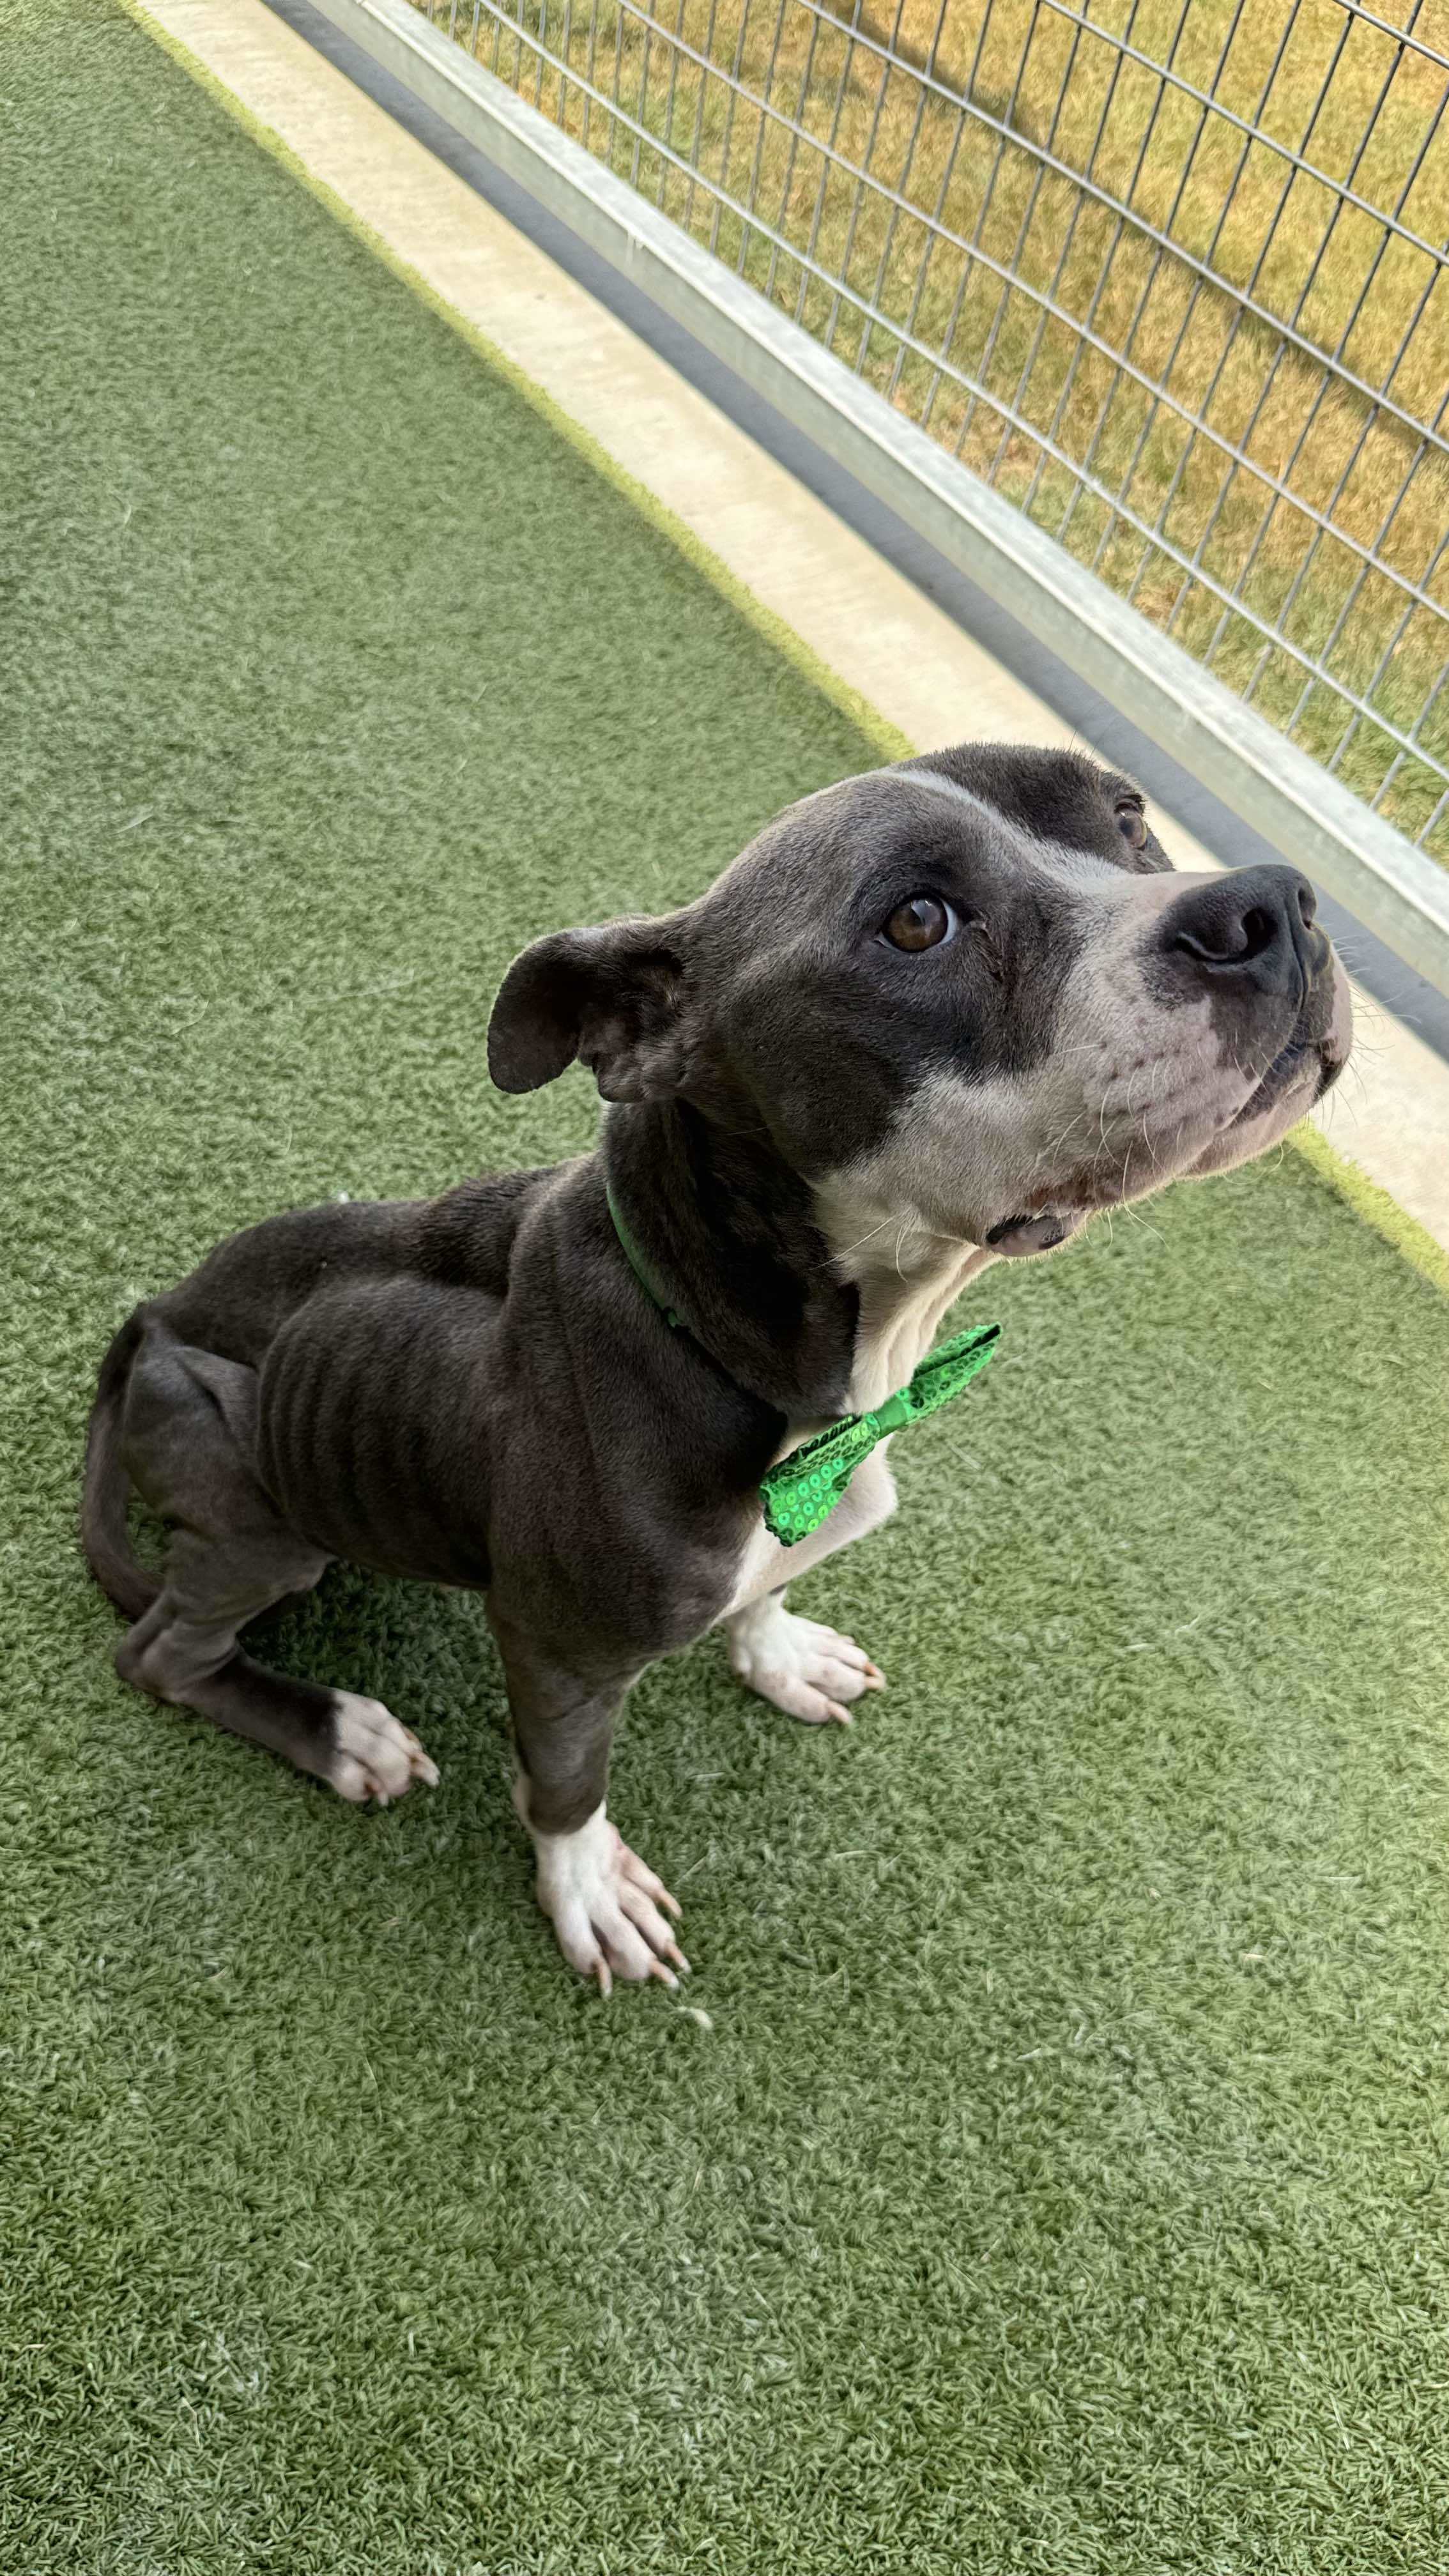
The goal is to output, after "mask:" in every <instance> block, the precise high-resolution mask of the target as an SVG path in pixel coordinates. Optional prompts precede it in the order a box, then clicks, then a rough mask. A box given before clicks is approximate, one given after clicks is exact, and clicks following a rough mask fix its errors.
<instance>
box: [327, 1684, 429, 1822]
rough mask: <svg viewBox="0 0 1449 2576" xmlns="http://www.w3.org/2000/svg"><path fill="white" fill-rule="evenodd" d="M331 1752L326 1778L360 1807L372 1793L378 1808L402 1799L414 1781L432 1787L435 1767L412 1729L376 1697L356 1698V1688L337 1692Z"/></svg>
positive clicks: (354, 1804)
mask: <svg viewBox="0 0 1449 2576" xmlns="http://www.w3.org/2000/svg"><path fill="white" fill-rule="evenodd" d="M333 1697H334V1699H335V1702H336V1707H335V1710H334V1714H333V1728H334V1735H333V1746H332V1757H331V1760H330V1762H329V1764H328V1766H327V1778H328V1781H329V1783H330V1785H331V1786H332V1788H334V1789H335V1790H336V1792H337V1794H338V1796H339V1798H347V1799H349V1800H350V1801H351V1803H352V1805H353V1806H355V1807H360V1806H361V1805H362V1804H363V1803H364V1801H365V1800H366V1799H368V1798H375V1799H376V1800H377V1803H378V1805H379V1806H380V1807H386V1806H387V1805H388V1804H389V1803H390V1802H391V1800H392V1799H394V1798H400V1797H401V1796H402V1794H403V1791H404V1790H405V1789H410V1788H411V1787H412V1784H413V1782H414V1781H415V1780H425V1781H426V1782H427V1785H428V1787H429V1788H430V1789H436V1787H437V1785H438V1766H437V1764H436V1763H435V1762H430V1761H429V1760H428V1757H427V1755H426V1753H425V1752H424V1751H423V1748H422V1746H421V1745H420V1744H419V1742H418V1739H417V1737H416V1736H415V1735H413V1734H411V1733H410V1732H409V1730H408V1728H407V1727H405V1726H404V1725H403V1724H402V1722H401V1720H400V1719H399V1718H396V1717H394V1716H393V1713H392V1711H391V1709H390V1708H384V1707H383V1704H382V1702H381V1700H380V1699H359V1698H358V1696H357V1694H356V1693H355V1692H354V1691H336V1692H334V1694H333Z"/></svg>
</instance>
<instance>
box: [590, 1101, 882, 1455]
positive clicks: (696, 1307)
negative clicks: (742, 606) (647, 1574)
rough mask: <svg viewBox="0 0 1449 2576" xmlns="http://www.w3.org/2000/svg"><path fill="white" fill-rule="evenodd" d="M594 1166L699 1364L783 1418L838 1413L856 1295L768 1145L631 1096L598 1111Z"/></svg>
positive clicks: (806, 1197) (794, 1180)
mask: <svg viewBox="0 0 1449 2576" xmlns="http://www.w3.org/2000/svg"><path fill="white" fill-rule="evenodd" d="M601 1159H602V1161H603V1165H604V1170H605V1173H606V1174H607V1177H608V1180H609V1183H610V1186H611V1187H612V1189H613V1190H614V1192H615V1194H616V1196H617V1198H618V1201H619V1204H620V1207H621V1209H622V1211H623V1213H624V1215H625V1216H626V1218H627V1221H628V1226H629V1231H630V1233H631V1234H632V1235H633V1237H634V1239H635V1241H636V1243H637V1245H638V1248H639V1250H640V1251H641V1252H642V1254H643V1255H644V1257H645V1260H646V1262H647V1264H648V1268H649V1273H650V1277H651V1280H652V1281H654V1282H657V1285H658V1288H659V1290H660V1292H661V1293H662V1295H663V1296H664V1298H665V1300H666V1301H667V1303H668V1304H670V1305H671V1306H674V1307H676V1308H677V1310H678V1311H679V1313H680V1314H681V1315H683V1316H687V1317H688V1319H689V1323H690V1326H691V1328H692V1330H693V1332H694V1335H695V1338H696V1339H697V1340H698V1341H699V1342H700V1344H701V1346H702V1347H703V1348H704V1349H705V1350H706V1351H707V1352H708V1353H709V1355H710V1357H711V1359H713V1360H715V1361H716V1362H717V1363H718V1365H719V1367H721V1368H722V1369H724V1370H725V1371H726V1373H727V1374H728V1375H729V1376H730V1377H732V1378H734V1379H735V1381H736V1383H737V1384H738V1385H740V1386H743V1387H745V1388H747V1389H748V1390H749V1392H750V1393H751V1394H752V1395H757V1396H759V1397H760V1398H761V1400H762V1401H763V1402H764V1403H766V1404H770V1405H773V1406H775V1407H776V1409H777V1410H778V1411H779V1412H781V1413H783V1414H784V1415H785V1416H786V1418H787V1420H788V1421H790V1422H800V1421H811V1422H814V1421H828V1420H830V1419H831V1418H832V1416H834V1415H836V1414H838V1413H841V1412H844V1411H845V1410H846V1409H847V1405H848V1401H849V1387H850V1378H851V1370H852V1366H853V1360H854V1352H855V1342H856V1327H857V1322H858V1318H859V1298H858V1296H857V1293H856V1290H855V1287H854V1285H853V1284H852V1283H851V1282H850V1281H848V1280H842V1279H840V1278H838V1277H837V1276H836V1274H835V1271H834V1268H833V1266H832V1263H831V1259H830V1251H829V1246H828V1245H827V1244H826V1242H825V1241H824V1239H823V1237H822V1236H821V1234H820V1232H819V1229H818V1227H817V1226H816V1224H815V1222H814V1219H813V1216H812V1213H811V1205H810V1194H809V1192H808V1191H807V1190H806V1189H805V1187H804V1186H803V1184H802V1183H801V1181H800V1180H799V1178H798V1177H797V1175H796V1174H794V1173H793V1172H791V1170H790V1169H789V1166H788V1165H787V1164H786V1163H785V1162H784V1161H783V1160H782V1159H781V1157H780V1156H779V1155H778V1154H777V1153H776V1152H775V1149H774V1147H773V1146H772V1145H771V1144H770V1142H769V1140H768V1138H766V1137H761V1136H754V1135H752V1136H741V1135H739V1134H737V1133H735V1132H734V1131H732V1130H730V1129H727V1128H725V1127H722V1126H720V1125H718V1124H716V1122H715V1121H714V1120H712V1119H709V1118H706V1117H705V1116H704V1115H703V1113H702V1112H701V1111H700V1110H698V1109H695V1108H694V1107H693V1106H692V1105H691V1104H690V1103H689V1102H687V1101H680V1100H659V1101H644V1102H640V1103H638V1104H637V1105H630V1106H629V1107H627V1108H615V1109H613V1110H611V1111H610V1113H609V1117H608V1121H607V1124H606V1126H605V1130H604V1141H603V1149H602V1158H601Z"/></svg>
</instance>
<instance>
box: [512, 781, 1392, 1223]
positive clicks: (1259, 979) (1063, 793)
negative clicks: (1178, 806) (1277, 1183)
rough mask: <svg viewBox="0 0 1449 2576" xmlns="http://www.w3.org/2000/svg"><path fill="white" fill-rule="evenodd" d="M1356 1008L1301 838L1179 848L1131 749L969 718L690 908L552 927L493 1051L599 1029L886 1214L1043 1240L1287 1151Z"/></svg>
mask: <svg viewBox="0 0 1449 2576" xmlns="http://www.w3.org/2000/svg"><path fill="white" fill-rule="evenodd" d="M1350 1031H1351V1013H1350V1004H1349V997H1348V986H1347V981H1346V979H1345V977H1344V974H1343V972H1342V969H1341V968H1340V966H1339V964H1338V961H1337V959H1336V958H1335V956H1334V952H1333V950H1332V948H1331V947H1330V945H1329V942H1328V940H1327V939H1326V938H1325V936H1324V934H1323V932H1322V931H1321V930H1320V929H1319V928H1318V927H1317V926H1316V924H1315V921H1314V903H1313V893H1312V889H1311V887H1310V886H1309V885H1308V883H1307V880H1306V879H1305V878H1303V877H1301V876H1299V875H1298V874H1297V872H1296V871H1295V870H1294V869H1292V868H1287V867H1251V868H1241V869H1238V870H1236V871H1234V872H1232V873H1230V874H1227V875H1178V874H1175V873H1173V871H1172V867H1171V862H1170V861H1169V860H1168V858H1167V857H1166V855H1165V853H1164V852H1163V850H1162V849H1161V847H1160V845H1159V844H1158V842H1157V840H1156V839H1155V838H1154V836H1153V834H1152V832H1151V830H1150V829H1149V827H1148V824H1147V820H1146V816H1145V813H1144V808H1143V800H1142V798H1141V796H1140V795H1139V794H1138V792H1137V790H1136V789H1135V788H1134V787H1133V785H1132V783H1131V781H1130V780H1129V779H1126V778H1121V777H1117V776H1115V775H1113V774H1112V773H1111V772H1110V771H1107V770H1103V769H1101V768H1099V767H1098V766H1097V765H1096V763H1095V762H1093V761H1091V760H1088V759H1086V758H1084V757H1083V756H1081V755H1080V754H1078V753H1075V752H1060V751H1023V750H1017V749H1014V748H1011V747H1009V746H1006V745H1000V744H965V745H962V746H960V747H959V748H957V749H955V750H951V751H943V752H938V753H935V754H933V755H932V756H931V757H929V758H927V759H923V760H915V761H906V762H903V763H901V764H900V765H899V766H898V767H896V768H893V769H885V770H878V771H874V772H872V773H870V774H868V775H867V776H865V777H861V778H851V779H847V780H845V781H844V782H843V783H842V784H841V785H839V786H836V787H828V788H825V789H824V790H822V791H821V793H820V794H818V795H815V796H808V797H806V798H804V799H803V801H802V802H801V803H800V804H798V805H792V806H790V807H789V808H788V809H787V810H786V812H785V813H783V814H781V815H778V816H777V817H776V819H775V821H774V822H772V823H770V824H768V825H767V826H766V828H765V830H764V831H763V832H761V833H760V835H759V836H758V838H757V839H756V840H754V841H752V842H751V844H750V846H749V848H748V849H746V850H745V851H744V852H743V853H742V854H741V856H740V857H739V858H738V859H736V860H735V862H734V864H733V866H731V867H729V868H727V869H726V871H725V873H724V875H723V876H721V877H720V878H719V879H718V880H717V881H716V883H715V884H714V885H713V886H712V887H711V888H710V889H709V891H708V893H707V894H704V895H702V896H701V897H700V899H699V900H698V902H696V903H693V904H690V905H689V906H687V907H686V909H685V910H683V911H681V912H677V913H674V914H671V915H670V916H668V917H667V918H666V919H663V920H658V921H626V922H617V923H614V924H612V925H610V926H609V927H607V928H605V929H601V930H579V931H562V932H559V933H556V934H555V935H554V936H552V937H550V938H547V939H542V940H540V941H538V942H537V943H536V944H535V945H534V946H533V947H532V948H530V949H528V950H527V951H526V952H525V954H524V955H523V956H522V957H520V958H519V959H518V960H517V962H516V963H515V965H514V966H513V968H512V969H511V971H510V973H509V975H508V977H507V980H506V981H505V983H504V986H503V989H502V991H501V993H500V995H499V998H498V1003H497V1006H496V1008H495V1011H494V1015H493V1021H492V1025H491V1028H490V1030H489V1063H490V1067H491V1070H492V1073H493V1077H494V1080H495V1081H496V1082H497V1083H499V1084H500V1085H501V1087H502V1088H503V1089H504V1090H506V1091H529V1090H532V1089H534V1088H535V1087H536V1085H538V1084H539V1083H542V1082H548V1081H550V1080H552V1078H553V1077H554V1075H556V1074H558V1073H561V1072H562V1071H563V1069H564V1067H565V1066H566V1065H567V1064H569V1063H571V1062H572V1061H573V1059H574V1058H575V1056H579V1057H582V1058H583V1060H584V1061H585V1062H586V1063H588V1064H590V1065H591V1066H592V1067H593V1070H594V1072H595V1075H596V1077H597V1079H598V1084H599V1089H600V1090H601V1092H603V1094H604V1096H605V1097H606V1098H607V1099H610V1100H643V1099H652V1098H657V1097H659V1096H661V1095H665V1094H674V1095H678V1096H681V1097H684V1098H687V1099H689V1100H691V1101H693V1102H694V1103H695V1105H696V1106H697V1107H699V1108H700V1109H702V1110H703V1111H704V1112H705V1113H706V1114H707V1115H709V1116H711V1117H713V1118H715V1119H718V1120H720V1121H721V1122H723V1123H724V1124H726V1125H729V1126H731V1127H734V1128H735V1129H737V1130H739V1131H740V1132H751V1131H754V1132H759V1131H764V1132H765V1133H767V1134H768V1136H769V1138H770V1140H771V1142H772V1144H773V1145H774V1147H775V1149H776V1151H777V1152H778V1153H779V1154H780V1155H781V1156H782V1157H783V1159H784V1161H785V1162H786V1163H787V1164H788V1165H789V1166H790V1167H791V1169H792V1170H794V1171H795V1172H797V1173H798V1174H799V1175H800V1176H801V1177H802V1179H804V1180H806V1181H807V1182H809V1183H810V1184H811V1185H812V1186H813V1187H814V1188H815V1189H816V1190H817V1191H818V1192H823V1193H825V1194H827V1196H828V1195H830V1194H832V1193H833V1194H834V1195H835V1196H836V1197H837V1198H840V1199H843V1200H847V1201H848V1202H849V1205H850V1207H851V1209H852V1210H853V1211H854V1212H855V1213H856V1214H859V1213H860V1212H862V1211H864V1212H867V1213H868V1212H870V1211H871V1210H874V1209H878V1210H879V1211H880V1221H881V1222H882V1223H883V1224H885V1223H888V1222H889V1221H890V1220H892V1219H896V1220H898V1221H899V1222H900V1223H901V1224H902V1225H908V1226H909V1225H914V1226H919V1227H920V1228H921V1229H923V1230H924V1231H925V1232H926V1233H928V1234H931V1235H937V1236H948V1237H951V1238H953V1239H955V1240H957V1241H965V1242H969V1243H975V1244H982V1245H991V1246H993V1247H994V1248H995V1249H996V1250H997V1251H998V1252H1001V1253H1008V1254H1023V1253H1032V1252H1045V1251H1050V1250H1051V1249H1053V1247H1054V1246H1055V1245H1057V1244H1058V1243H1060V1242H1062V1241H1063V1240H1064V1239H1065V1238H1066V1236H1067V1235H1069V1234H1071V1233H1073V1232H1075V1230H1076V1228H1077V1227H1078V1226H1080V1225H1081V1224H1082V1223H1083V1222H1084V1220H1085V1219H1086V1218H1087V1217H1088V1216H1090V1215H1091V1214H1092V1213H1093V1212H1094V1211H1095V1210H1096V1209H1098V1208H1104V1207H1110V1206H1113V1205H1115V1204H1117V1203H1119V1202H1120V1201H1122V1200H1124V1199H1133V1198H1140V1197H1142V1196H1144V1195H1145V1194H1146V1192H1148V1191H1149V1190H1153V1189H1156V1188H1158V1187H1160V1186H1161V1184H1162V1183H1163V1182H1165V1181H1169V1180H1171V1179H1173V1178H1174V1177H1176V1176H1178V1175H1181V1174H1184V1173H1192V1174H1205V1173H1209V1172H1218V1171H1223V1170H1226V1169H1227V1168H1228V1167H1229V1166H1230V1165H1232V1164H1234V1163H1240V1162H1245V1161H1247V1160H1248V1159H1249V1157H1250V1156H1252V1155H1255V1154H1260V1153H1262V1152H1263V1151H1264V1150H1265V1148H1266V1147H1268V1146H1270V1145H1272V1144H1273V1143H1275V1142H1276V1140H1277V1139H1278V1138H1279V1137H1280V1136H1281V1135H1282V1134H1283V1132H1284V1130H1285V1129H1286V1128H1288V1127H1290V1126H1291V1125H1292V1124H1293V1122H1294V1121H1295V1120H1296V1119H1298V1118H1300V1117H1301V1116H1302V1115H1303V1113H1304V1111H1305V1110H1307V1109H1308V1108H1310V1107H1311V1106H1312V1104H1313V1102H1314V1101H1315V1100H1316V1099H1317V1098H1318V1097H1319V1095H1320V1094H1321V1093H1322V1092H1323V1091H1325V1090H1326V1089H1327V1087H1328V1085H1329V1084H1330V1083H1331V1082H1332V1081H1333V1080H1334V1079H1335V1078H1336V1076H1337V1075H1338V1073H1339V1072H1340V1071H1341V1070H1342V1067H1343V1064H1344V1062H1345V1060H1346V1058H1347V1055H1348V1049H1349V1041H1350Z"/></svg>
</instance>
